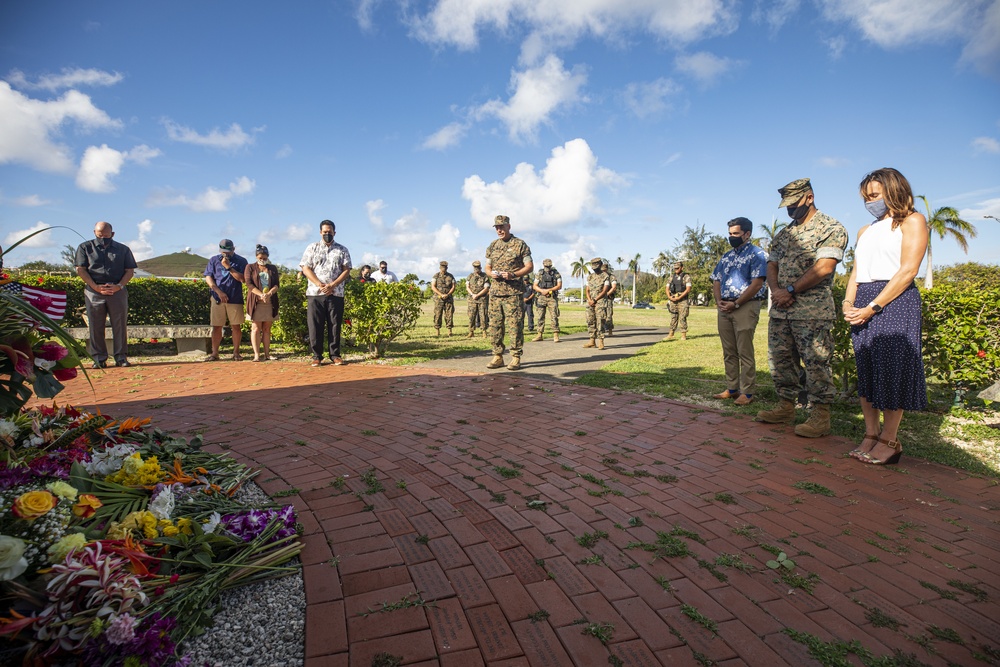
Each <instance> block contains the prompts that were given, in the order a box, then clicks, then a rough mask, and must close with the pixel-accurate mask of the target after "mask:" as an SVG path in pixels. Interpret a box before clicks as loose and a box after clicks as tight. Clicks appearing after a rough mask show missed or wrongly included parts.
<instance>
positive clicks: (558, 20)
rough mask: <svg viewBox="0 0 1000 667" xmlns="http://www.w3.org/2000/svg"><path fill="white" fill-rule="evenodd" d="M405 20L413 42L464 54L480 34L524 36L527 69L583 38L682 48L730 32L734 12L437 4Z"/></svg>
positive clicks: (495, 0)
mask: <svg viewBox="0 0 1000 667" xmlns="http://www.w3.org/2000/svg"><path fill="white" fill-rule="evenodd" d="M409 20H410V26H411V29H412V32H413V34H414V35H415V36H416V37H417V38H418V39H421V40H423V41H426V42H430V43H433V44H447V45H452V46H455V47H457V48H459V49H464V50H468V49H473V48H475V47H476V46H477V45H478V43H479V33H480V31H481V30H493V31H495V32H497V33H499V34H501V35H504V36H507V35H510V34H514V33H516V32H525V33H526V34H527V36H526V38H525V40H524V42H523V46H522V60H523V62H526V63H532V62H536V61H537V59H539V58H541V57H542V56H544V55H546V54H548V53H551V52H552V51H553V50H554V49H555V48H562V47H569V46H571V45H572V44H574V43H575V42H576V41H578V40H580V39H583V38H585V37H588V36H593V37H595V38H598V39H605V40H608V41H620V40H621V38H622V35H624V34H625V33H628V32H630V31H643V32H648V33H650V34H652V35H654V36H656V37H658V38H660V39H662V40H664V41H667V42H670V43H673V44H687V43H690V42H692V41H695V40H697V39H701V38H703V37H705V36H707V35H714V34H726V33H728V32H731V31H732V30H733V29H735V26H736V23H737V20H738V6H737V5H736V4H735V3H734V2H731V1H730V0H701V1H699V2H690V0H629V1H628V2H622V0H587V2H566V1H565V0H477V1H471V0H437V2H435V3H434V4H433V7H432V8H431V9H430V10H429V11H428V12H427V13H426V14H424V15H414V16H412V17H411V18H410V19H409Z"/></svg>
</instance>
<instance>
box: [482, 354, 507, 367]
mask: <svg viewBox="0 0 1000 667" xmlns="http://www.w3.org/2000/svg"><path fill="white" fill-rule="evenodd" d="M502 366H503V355H502V354H494V355H493V361H491V362H490V363H488V364H486V368H500V367H502Z"/></svg>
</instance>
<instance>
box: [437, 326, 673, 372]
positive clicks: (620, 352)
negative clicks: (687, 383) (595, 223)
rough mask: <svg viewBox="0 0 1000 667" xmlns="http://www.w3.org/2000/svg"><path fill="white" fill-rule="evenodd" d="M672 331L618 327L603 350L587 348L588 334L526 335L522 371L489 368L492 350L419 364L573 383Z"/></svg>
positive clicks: (505, 355)
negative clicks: (540, 337) (541, 337)
mask: <svg viewBox="0 0 1000 667" xmlns="http://www.w3.org/2000/svg"><path fill="white" fill-rule="evenodd" d="M668 331H669V330H668V329H666V328H663V327H661V328H656V327H628V328H626V327H619V328H617V329H615V334H614V336H611V337H609V338H606V339H605V344H606V345H607V347H605V348H604V349H603V350H598V349H591V348H584V347H583V344H584V343H586V342H587V334H586V333H577V334H570V335H561V336H560V340H559V342H558V343H553V342H552V335H551V334H548V333H547V334H545V340H543V341H539V342H537V343H534V342H531V339H532V338H534V337H535V334H534V333H529V332H525V334H524V355H523V356H522V357H521V370H520V371H507V370H506V369H502V370H497V371H488V370H487V369H486V364H488V363H489V362H490V359H492V358H493V355H492V354H491V353H490V352H489V351H486V352H479V353H475V354H465V355H461V356H457V357H451V358H449V359H437V360H435V361H428V362H425V363H423V364H420V366H421V367H423V368H447V369H450V370H457V371H464V372H467V373H484V372H488V373H496V372H503V373H507V372H517V373H519V374H521V375H533V376H541V377H546V378H552V379H555V380H565V381H570V382H572V381H573V380H576V379H578V378H579V377H580V376H582V375H586V374H587V373H593V372H594V371H596V370H598V369H600V368H601V367H603V366H607V365H608V364H610V363H611V362H612V361H617V360H618V359H624V358H626V357H631V356H633V355H634V354H635V353H636V352H638V351H639V350H641V349H642V348H644V347H649V346H650V345H653V344H655V343H659V342H660V341H661V340H663V338H664V337H665V336H666V335H667V332H668ZM504 360H505V361H510V352H506V353H505V354H504Z"/></svg>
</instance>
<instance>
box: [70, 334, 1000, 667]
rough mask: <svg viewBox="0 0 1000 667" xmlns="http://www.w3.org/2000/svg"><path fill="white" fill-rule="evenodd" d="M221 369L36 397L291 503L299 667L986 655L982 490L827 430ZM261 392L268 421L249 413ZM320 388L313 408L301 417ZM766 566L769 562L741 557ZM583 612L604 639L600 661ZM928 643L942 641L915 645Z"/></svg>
mask: <svg viewBox="0 0 1000 667" xmlns="http://www.w3.org/2000/svg"><path fill="white" fill-rule="evenodd" d="M612 340H617V337H616V338H614V339H612ZM622 340H624V338H623V339H622ZM527 349H528V352H527V353H526V357H525V359H526V361H529V360H530V357H531V350H532V348H531V346H529V347H528V348H527ZM245 366H246V367H244V365H241V364H233V363H228V364H226V363H219V364H173V363H161V364H152V365H148V366H143V367H141V368H136V369H111V370H109V371H108V372H106V373H95V374H92V379H93V381H94V389H93V390H91V389H90V387H89V385H87V383H86V382H83V383H81V382H79V381H76V382H71V383H69V385H68V387H67V389H66V390H65V391H64V392H63V393H62V394H60V396H59V402H60V403H67V402H68V403H71V404H74V405H79V406H81V407H89V408H93V407H94V406H95V405H96V406H97V407H99V408H100V409H101V411H102V412H104V413H107V414H110V415H112V416H115V417H126V416H137V417H147V416H148V417H152V418H153V425H154V426H155V427H157V428H160V429H162V430H164V431H168V432H176V433H178V434H181V435H187V434H190V433H193V432H200V433H203V435H204V438H205V441H206V443H209V444H208V445H207V448H208V449H209V450H210V451H227V452H229V453H230V454H232V455H233V456H234V457H235V458H236V459H237V460H239V461H241V462H243V463H246V464H247V465H250V466H253V467H255V468H260V469H262V474H261V475H259V476H258V478H257V479H258V480H260V482H259V483H260V485H261V487H262V488H263V489H264V490H265V491H266V492H268V493H270V494H272V495H273V494H275V493H278V492H281V491H288V490H289V489H299V491H298V493H294V495H287V494H284V495H285V496H287V497H286V498H284V499H283V500H282V501H283V502H288V503H292V504H294V506H295V507H296V509H297V511H298V512H299V518H300V521H301V523H302V525H303V535H304V543H305V549H304V551H303V554H302V562H303V575H304V582H305V590H304V592H303V594H304V596H305V602H306V628H305V637H304V642H305V644H304V646H305V657H306V665H308V666H309V667H328V666H334V665H336V666H338V667H343V666H345V665H352V666H354V665H359V666H364V667H368V666H369V665H371V663H372V659H373V657H374V656H375V655H376V654H378V653H381V652H385V653H388V654H390V655H393V656H397V657H400V658H401V659H402V664H406V665H428V666H429V665H439V666H442V667H475V666H476V665H490V666H491V667H492V666H496V667H515V666H517V665H521V666H528V667H532V666H545V665H558V666H561V665H607V664H609V655H614V656H616V657H617V658H618V659H620V660H622V661H624V663H625V664H629V665H647V664H648V665H690V664H697V662H698V660H699V659H709V660H714V661H715V662H717V663H718V664H720V665H752V666H756V665H768V666H774V667H778V666H780V665H783V664H789V665H808V664H816V663H815V661H814V660H813V659H812V658H811V657H810V656H809V652H808V649H807V648H806V646H805V645H804V644H803V643H801V642H799V641H796V640H795V639H793V638H792V636H790V634H789V633H788V632H787V630H791V631H795V632H799V633H809V634H810V635H814V636H816V637H818V638H820V639H821V640H823V641H831V642H832V641H843V642H847V641H851V640H857V641H859V642H860V643H861V644H862V645H863V646H864V647H865V648H867V649H868V650H870V651H871V652H872V653H873V655H874V656H875V657H882V656H892V653H893V652H895V651H898V652H900V654H901V655H903V656H908V655H913V656H916V657H917V658H918V659H919V660H920V661H921V663H922V664H927V665H935V666H937V665H946V664H948V663H951V664H985V663H982V660H981V656H983V655H996V654H997V652H998V651H1000V621H998V620H997V619H1000V580H998V579H997V575H996V573H997V572H1000V530H998V528H997V526H998V525H1000V501H998V494H997V491H996V486H995V485H994V484H993V483H992V481H991V480H990V479H988V478H975V477H970V476H969V475H967V474H965V473H960V472H958V471H955V470H952V469H950V468H947V467H944V466H940V465H936V464H928V463H924V462H922V461H919V460H916V459H912V458H909V457H904V459H903V461H902V465H901V466H899V467H898V469H896V470H887V469H879V468H873V467H870V466H864V465H861V464H859V463H858V462H857V461H854V460H853V459H850V458H847V457H845V456H844V454H845V453H846V452H847V451H848V450H850V449H851V448H852V447H853V444H852V443H850V442H848V441H847V440H845V439H843V438H833V437H831V438H824V439H820V440H803V439H800V438H797V437H796V436H795V435H794V434H793V433H792V430H791V428H790V427H785V426H772V425H768V424H758V423H754V422H753V421H751V420H750V419H747V418H745V417H742V416H723V415H722V413H720V412H716V411H713V410H711V409H709V410H706V409H704V408H702V407H695V406H691V405H687V404H683V403H680V402H677V401H672V400H667V399H659V398H654V397H637V396H635V395H631V394H628V393H616V392H609V391H607V390H604V389H597V388H591V387H585V386H577V385H563V384H559V383H556V382H551V381H546V380H543V379H539V378H538V377H530V378H529V377H528V376H519V375H516V374H510V373H505V372H502V373H497V374H490V375H476V374H469V373H459V372H454V371H447V370H439V369H429V368H426V367H387V366H376V365H364V364H349V365H347V366H344V367H339V368H335V367H332V366H328V367H323V368H321V369H312V368H310V367H309V366H308V364H301V363H292V362H285V361H278V362H273V363H272V364H270V365H269V366H268V373H267V374H265V375H263V376H260V377H258V378H256V380H255V382H256V384H255V386H254V387H253V388H252V389H248V388H247V382H246V377H247V373H249V372H250V371H251V369H250V368H249V364H246V365H245ZM526 366H527V364H526ZM138 373H141V375H142V382H140V383H135V382H132V381H130V382H126V381H125V379H126V378H132V377H135V375H136V374H138ZM126 391H127V392H128V393H125V392H126ZM276 391H278V392H280V396H281V403H282V404H285V407H284V408H283V409H282V410H279V411H276V410H274V409H266V410H261V409H258V408H259V406H261V405H263V406H269V407H270V408H273V404H274V396H275V392H276ZM206 396H211V397H212V398H213V399H220V398H221V397H226V398H227V399H228V400H227V402H225V403H221V402H220V400H211V401H207V400H205V397H206ZM331 396H334V397H336V401H337V410H335V411H331V412H329V413H321V414H319V413H317V412H316V411H315V410H309V409H306V408H307V406H312V405H316V404H318V403H320V402H324V401H326V402H328V401H329V398H330V397H331ZM234 412H235V413H237V414H239V415H240V418H239V419H238V420H231V417H227V416H226V415H231V414H233V413H234ZM459 422H462V423H459ZM903 428H904V431H905V428H906V426H905V422H904V427H903ZM363 431H374V432H375V433H377V434H378V435H377V436H372V435H365V434H364V433H363ZM577 431H584V432H586V433H587V434H588V435H587V436H585V437H584V436H578V435H576V432H577ZM453 433H457V435H453ZM539 433H545V434H546V437H544V438H540V437H539ZM417 434H425V435H417ZM907 437H908V438H909V439H911V440H913V439H915V438H918V437H919V434H914V433H907ZM296 440H298V441H301V442H304V443H306V444H305V445H300V444H295V443H296ZM429 445H435V446H436V447H434V448H429ZM437 445H440V446H439V447H437ZM720 451H724V452H725V453H726V454H727V456H728V458H727V456H720V455H719V454H717V453H716V452H720ZM792 459H799V461H803V460H807V459H810V460H813V462H811V463H807V464H803V463H801V462H795V461H792ZM817 461H818V462H821V463H818V462H817ZM515 463H516V464H517V465H516V466H515V465H514V464H515ZM500 466H502V467H504V468H511V469H515V470H517V471H518V472H519V473H520V475H519V476H517V477H512V478H509V479H508V478H507V477H504V476H503V475H500V474H499V473H498V472H497V471H496V470H495V468H496V467H500ZM517 466H521V467H517ZM761 468H763V469H761ZM369 470H373V471H374V474H375V476H376V478H377V479H378V480H379V481H380V482H382V484H383V486H384V487H385V490H384V491H381V492H378V493H374V494H372V493H370V492H369V490H368V486H367V484H366V483H365V482H364V481H363V480H362V479H361V476H362V474H365V473H366V472H368V471H369ZM903 473H905V474H903ZM336 480H341V481H337V486H333V485H332V484H333V482H335V481H336ZM802 481H810V482H813V483H814V484H818V485H822V486H823V487H826V488H827V489H829V490H830V491H831V492H832V493H833V494H834V495H833V496H825V495H820V494H813V493H809V492H808V491H806V490H804V489H800V488H796V487H795V484H796V483H797V482H802ZM721 493H728V494H730V495H731V496H732V497H733V499H734V501H735V502H734V503H732V504H727V503H725V502H722V501H721V500H719V499H718V498H717V495H716V494H721ZM534 499H538V500H541V501H543V502H544V503H545V506H544V507H540V506H538V505H534V506H532V507H530V508H529V507H528V506H527V504H528V502H529V501H532V500H534ZM678 529H682V530H678ZM585 533H590V534H592V535H593V536H595V537H597V538H599V539H597V542H596V543H595V544H591V545H588V546H583V545H581V544H579V542H578V540H577V538H582V536H583V535H584V534H585ZM604 533H606V534H607V537H602V535H603V534H604ZM671 545H672V546H673V547H677V546H678V545H680V547H681V548H680V550H679V551H671V549H670V547H671ZM685 551H686V552H687V555H684V552H685ZM777 551H785V552H786V553H787V554H788V557H789V558H791V559H793V560H794V561H795V563H796V567H795V568H794V569H793V570H792V571H788V572H784V571H775V570H772V569H770V568H768V567H766V565H765V562H766V561H768V560H770V559H772V558H774V553H776V552H777ZM734 559H735V560H734ZM781 575H784V577H782V576H781ZM810 586H811V588H812V593H809V592H808V591H807V590H806V589H805V587H810ZM418 594H419V596H420V598H422V599H423V600H424V603H423V604H419V603H417V602H416V600H417V597H416V596H417V595H418ZM404 598H407V599H408V600H410V601H411V602H413V604H398V605H395V606H397V607H399V608H392V609H390V610H386V611H379V612H376V613H372V614H369V615H368V616H360V615H359V614H361V613H365V612H367V611H368V610H369V609H371V610H375V609H379V608H381V607H382V603H385V604H391V603H400V601H401V600H403V599H404ZM692 616H694V617H695V618H694V619H692ZM588 623H610V624H612V625H613V626H614V631H613V633H612V636H611V638H610V641H609V644H608V645H607V646H604V645H603V644H601V642H600V641H599V640H598V639H596V638H595V637H592V636H588V635H584V634H582V628H583V627H585V624H588ZM892 623H898V624H899V626H898V629H895V630H894V629H893V628H892V627H891V624H892ZM887 624H889V625H888V626H887ZM705 625H709V626H711V627H715V628H716V629H717V632H718V634H713V632H711V631H710V630H708V629H706V627H705ZM932 629H933V630H932ZM949 631H953V632H954V633H957V635H958V636H959V637H960V638H961V640H962V642H964V643H955V642H947V641H945V640H943V639H940V638H939V637H938V636H937V635H935V632H936V633H938V635H940V634H941V633H943V632H949ZM681 637H683V640H682V639H681ZM928 641H930V642H932V644H930V645H931V646H933V647H934V648H935V652H929V651H927V650H925V649H924V647H923V646H922V645H921V643H926V642H928ZM696 654H700V656H699V655H696Z"/></svg>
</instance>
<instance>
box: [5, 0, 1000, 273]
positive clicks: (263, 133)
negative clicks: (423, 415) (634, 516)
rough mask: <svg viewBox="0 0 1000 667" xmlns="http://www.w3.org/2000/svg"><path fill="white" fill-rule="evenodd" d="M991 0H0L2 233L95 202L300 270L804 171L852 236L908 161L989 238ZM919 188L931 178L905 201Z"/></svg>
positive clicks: (610, 232) (996, 188) (656, 214)
mask: <svg viewBox="0 0 1000 667" xmlns="http://www.w3.org/2000/svg"><path fill="white" fill-rule="evenodd" d="M998 34H1000V0H952V1H948V0H777V1H775V2H760V1H754V0H749V1H747V2H742V3H739V2H731V1H727V0H704V1H701V2H698V1H692V0H630V1H629V2H622V1H621V0H588V1H587V2H567V1H564V0H475V1H473V0H436V1H431V2H412V1H411V2H403V1H393V0H382V1H379V0H361V1H359V2H314V1H313V2H311V1H303V2H293V3H274V2H259V1H256V0H250V1H244V2H239V3H236V2H227V1H219V2H199V3H193V2H174V3H139V2H121V1H110V2H100V3H84V2H51V1H47V0H42V1H38V2H6V3H2V4H0V230H2V231H0V242H2V243H3V244H4V246H8V245H9V244H10V243H11V242H12V241H13V240H14V239H16V238H19V237H20V236H22V235H23V234H24V233H25V232H26V231H28V230H33V229H37V228H40V227H43V226H50V225H63V226H66V227H69V228H70V229H71V230H75V232H77V233H79V235H77V233H74V232H71V231H68V230H64V229H61V230H56V231H54V232H47V233H45V234H41V235H39V236H38V237H36V239H34V240H33V243H32V244H31V246H30V247H22V248H18V249H17V250H15V251H14V252H13V253H11V255H9V256H8V258H7V262H8V263H9V264H12V265H16V264H19V263H21V262H23V261H28V260H30V259H49V260H55V259H57V258H58V255H59V250H60V249H61V248H62V247H63V246H64V245H65V244H72V245H76V244H78V243H79V242H80V241H82V240H83V239H84V238H90V237H91V235H92V229H93V225H94V223H95V222H96V221H98V220H107V221H109V222H111V223H112V224H113V225H114V229H115V232H116V238H117V239H118V240H119V241H123V242H126V243H128V244H129V245H130V246H131V247H132V248H133V251H134V252H135V253H136V255H137V256H138V258H140V259H143V258H148V257H152V256H156V255H161V254H166V253H170V252H177V251H180V250H183V249H185V248H190V249H191V250H192V251H194V252H197V253H199V254H202V255H209V254H212V253H214V252H216V251H217V244H218V241H219V239H220V238H223V237H228V238H232V239H233V240H234V241H235V242H236V245H237V251H238V252H240V253H241V254H244V255H245V256H248V257H249V256H252V254H253V247H254V245H255V244H256V243H258V242H263V243H265V244H266V245H268V246H269V247H270V249H271V256H272V259H273V260H276V261H278V262H280V263H283V264H286V265H289V266H294V265H296V264H297V263H298V260H299V258H300V257H301V254H302V250H303V249H304V248H305V246H306V245H307V244H308V243H310V242H312V241H315V240H318V237H319V229H318V226H319V222H320V221H321V220H323V219H324V218H329V219H332V220H334V221H335V222H336V223H337V230H338V233H337V240H338V241H339V242H340V243H343V244H344V245H346V246H347V247H348V249H349V250H350V251H351V255H352V257H353V259H354V264H355V265H356V266H360V265H361V264H362V263H365V262H368V263H374V262H377V261H378V260H380V259H385V260H387V261H388V263H389V265H390V268H391V269H393V270H394V271H396V272H397V273H398V274H399V275H400V276H402V275H403V274H404V273H407V272H410V271H412V272H415V273H417V274H418V275H420V276H421V277H422V278H427V277H429V276H430V275H431V274H432V273H433V272H434V271H435V270H436V269H437V264H438V262H439V261H440V260H441V259H446V260H448V261H449V262H450V263H451V267H452V272H453V273H455V274H456V275H465V274H466V273H467V272H468V270H469V265H470V263H471V262H472V260H474V259H477V258H481V257H482V253H483V251H484V250H485V248H486V246H487V245H488V244H489V242H490V241H491V240H492V239H493V238H494V235H493V231H492V229H491V224H492V218H493V216H494V215H495V214H497V213H506V214H508V215H510V217H511V220H512V228H513V232H514V233H515V234H516V235H518V236H521V237H522V238H524V239H525V240H527V241H528V243H529V244H530V245H531V247H532V250H533V255H534V257H535V259H536V261H537V262H540V260H541V259H542V258H544V257H551V258H553V260H554V261H555V262H556V266H557V268H559V269H560V270H561V271H563V273H564V274H566V275H567V276H568V274H569V272H570V267H569V263H570V261H571V260H572V259H573V258H578V257H581V256H582V257H586V258H590V257H591V256H594V255H602V256H604V257H609V258H611V259H612V261H614V260H615V259H616V258H617V257H625V258H631V257H633V256H635V255H636V254H637V253H638V254H640V255H641V259H640V265H641V266H642V267H643V268H644V269H648V268H649V266H650V262H651V260H652V259H653V258H654V257H655V256H656V255H657V254H658V253H659V252H660V251H662V250H668V249H669V248H670V247H672V246H673V245H674V243H675V240H676V239H678V238H679V237H680V236H681V234H682V232H683V230H684V227H685V226H689V225H695V224H704V225H706V226H707V227H708V228H709V229H710V230H712V231H716V232H718V233H723V234H724V233H725V223H726V221H728V220H729V219H731V218H733V217H736V216H741V215H742V216H746V217H749V218H750V219H751V220H753V221H754V222H755V223H757V224H769V223H770V222H771V221H772V219H773V218H777V219H778V220H783V219H785V216H784V211H783V210H779V209H778V208H777V205H778V200H779V197H778V194H777V192H776V189H777V188H778V187H780V186H781V185H783V184H785V183H787V182H788V181H791V180H793V179H796V178H801V177H810V178H812V180H813V184H814V187H815V190H816V197H817V204H818V206H819V208H820V209H821V210H823V211H824V212H826V213H828V214H830V215H832V216H834V217H835V218H837V219H839V220H840V221H841V222H843V223H844V224H845V225H846V227H847V228H848V230H849V232H850V234H851V239H852V241H851V242H852V244H853V242H854V238H855V236H856V233H857V230H858V228H860V227H861V226H862V225H863V224H865V223H867V222H868V221H869V216H868V214H867V213H866V211H865V209H864V206H863V205H862V202H861V200H860V198H859V197H858V194H857V184H858V182H859V181H860V180H861V178H862V177H863V176H864V174H865V173H866V172H868V171H870V170H872V169H875V168H878V167H882V166H893V167H896V168H898V169H899V170H901V171H902V172H903V173H904V174H905V175H906V176H907V177H908V178H909V179H910V181H911V183H912V184H913V186H914V190H915V192H916V194H923V195H926V196H927V197H928V198H929V199H930V202H931V205H932V206H934V207H938V206H944V205H949V206H954V207H955V208H957V209H959V210H960V211H961V213H962V215H963V217H965V219H967V220H969V221H970V222H973V223H974V224H975V225H976V226H977V227H978V229H979V237H978V238H977V239H976V240H975V241H974V242H973V243H972V244H971V247H970V249H969V254H968V255H967V256H966V255H963V254H962V252H961V251H960V249H959V248H958V246H957V245H956V244H955V243H954V242H953V241H950V240H944V241H941V240H938V239H936V238H935V240H934V263H935V265H936V266H939V265H943V264H949V263H954V262H957V261H963V260H964V259H966V257H967V258H968V259H970V260H976V261H981V262H996V261H998V258H1000V222H996V221H994V220H991V219H984V218H983V216H984V215H995V216H997V217H1000V40H998V39H997V37H996V35H998ZM919 206H920V207H921V210H922V204H920V205H919Z"/></svg>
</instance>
